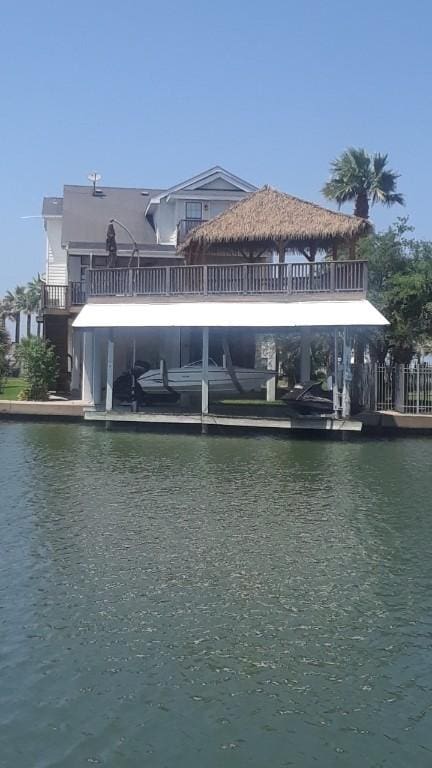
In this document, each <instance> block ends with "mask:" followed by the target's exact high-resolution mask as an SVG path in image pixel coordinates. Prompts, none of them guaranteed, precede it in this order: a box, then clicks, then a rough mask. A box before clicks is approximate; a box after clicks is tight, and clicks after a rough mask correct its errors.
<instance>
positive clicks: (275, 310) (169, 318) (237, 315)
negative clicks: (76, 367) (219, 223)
mask: <svg viewBox="0 0 432 768" xmlns="http://www.w3.org/2000/svg"><path fill="white" fill-rule="evenodd" d="M349 325H356V326H358V325H368V326H378V325H388V322H387V320H386V319H385V317H383V315H382V314H381V313H380V312H378V310H377V309H375V307H373V306H372V304H371V303H370V302H369V301H366V299H359V300H358V301H292V302H290V301H242V302H238V301H184V302H172V303H170V302H166V303H162V302H151V303H149V302H148V303H145V304H144V303H132V302H130V303H127V302H124V303H123V302H122V303H117V302H112V303H111V304H99V303H96V302H95V303H91V302H90V303H89V304H86V305H85V306H84V307H83V309H82V310H81V312H80V313H79V315H78V316H77V317H76V319H75V320H74V323H73V326H74V328H150V327H152V328H170V327H172V328H178V327H183V328H189V327H198V328H202V327H205V326H208V327H243V328H248V327H249V328H276V327H279V328H288V327H291V328H292V327H296V326H297V327H306V326H349Z"/></svg>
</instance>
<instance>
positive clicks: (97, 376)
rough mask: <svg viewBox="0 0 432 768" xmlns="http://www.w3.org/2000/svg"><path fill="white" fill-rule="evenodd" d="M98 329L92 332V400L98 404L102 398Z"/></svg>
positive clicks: (100, 340)
mask: <svg viewBox="0 0 432 768" xmlns="http://www.w3.org/2000/svg"><path fill="white" fill-rule="evenodd" d="M100 333H101V332H100V331H95V332H94V334H93V402H94V404H95V405H98V404H99V403H100V402H101V399H102V371H101V352H102V350H101V344H102V339H101V337H100Z"/></svg>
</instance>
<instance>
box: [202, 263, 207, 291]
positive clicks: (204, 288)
mask: <svg viewBox="0 0 432 768" xmlns="http://www.w3.org/2000/svg"><path fill="white" fill-rule="evenodd" d="M203 293H204V296H207V293H208V271H207V264H204V265H203Z"/></svg>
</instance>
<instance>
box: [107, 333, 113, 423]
mask: <svg viewBox="0 0 432 768" xmlns="http://www.w3.org/2000/svg"><path fill="white" fill-rule="evenodd" d="M113 384H114V334H113V331H112V329H110V331H109V336H108V353H107V382H106V399H105V410H106V411H112V407H113Z"/></svg>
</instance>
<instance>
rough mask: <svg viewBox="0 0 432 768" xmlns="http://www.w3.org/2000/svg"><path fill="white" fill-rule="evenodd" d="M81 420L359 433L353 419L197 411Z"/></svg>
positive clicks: (92, 415)
mask: <svg viewBox="0 0 432 768" xmlns="http://www.w3.org/2000/svg"><path fill="white" fill-rule="evenodd" d="M84 419H85V421H93V422H105V423H108V424H109V423H117V424H118V423H124V424H142V425H146V424H159V425H162V424H171V425H190V426H196V427H199V428H202V427H203V426H204V427H206V428H209V427H233V428H237V429H268V430H275V429H276V430H294V429H295V430H325V431H333V432H343V431H346V432H360V431H361V429H362V423H361V422H360V421H356V420H354V419H333V418H328V417H315V416H313V417H311V416H303V417H298V418H292V417H286V416H284V417H279V416H277V417H266V416H250V415H248V416H244V415H241V414H235V415H234V414H224V413H217V414H216V413H209V414H207V415H201V413H198V412H196V413H195V412H187V411H176V410H161V409H158V410H154V409H153V410H150V409H146V410H145V411H144V410H143V411H140V412H139V413H132V412H131V411H128V410H126V409H114V410H112V411H103V410H95V409H87V408H86V409H85V410H84Z"/></svg>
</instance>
